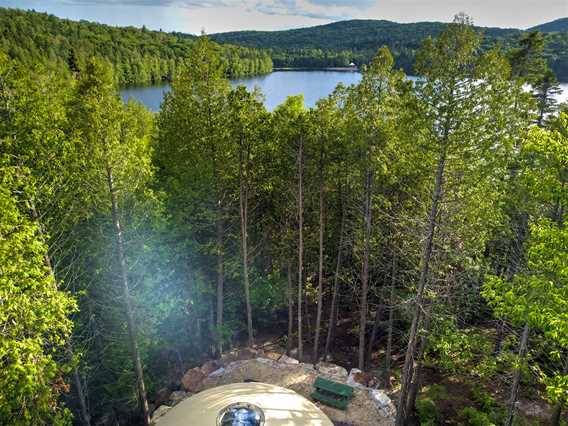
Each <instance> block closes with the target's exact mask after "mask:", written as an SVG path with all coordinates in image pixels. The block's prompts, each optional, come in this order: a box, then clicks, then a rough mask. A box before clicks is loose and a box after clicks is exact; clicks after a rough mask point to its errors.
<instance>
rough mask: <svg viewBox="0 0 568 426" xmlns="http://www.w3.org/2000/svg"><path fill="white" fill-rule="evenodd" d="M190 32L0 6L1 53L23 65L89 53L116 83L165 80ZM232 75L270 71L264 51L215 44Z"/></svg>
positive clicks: (62, 61) (78, 59) (64, 61)
mask: <svg viewBox="0 0 568 426" xmlns="http://www.w3.org/2000/svg"><path fill="white" fill-rule="evenodd" d="M194 40H195V37H194V36H189V35H185V34H179V33H164V32H162V31H150V30H147V29H146V28H133V27H113V26H110V25H103V24H98V23H93V22H87V21H79V22H77V21H71V20H68V19H60V18H57V17H56V16H53V15H48V14H46V13H37V12H34V11H22V10H17V9H5V8H0V52H2V51H4V52H5V53H7V54H8V56H10V57H11V58H13V59H16V60H18V61H20V62H22V63H24V64H28V65H31V64H32V63H36V62H40V63H44V64H50V65H53V64H55V66H57V67H58V68H59V69H66V68H68V67H77V66H78V67H80V66H81V65H82V64H83V63H84V62H85V60H86V59H87V58H88V57H90V56H98V57H101V58H105V59H107V60H108V61H110V62H111V63H112V64H113V66H114V70H115V76H116V78H117V81H118V83H119V84H121V85H126V84H146V83H156V82H158V81H161V80H169V79H171V77H172V75H173V74H174V72H175V70H176V68H177V66H178V65H179V64H180V62H181V60H182V59H183V58H185V57H186V56H187V54H188V51H189V48H190V47H191V45H192V44H193V42H194ZM218 48H219V50H220V51H221V55H222V57H223V58H224V60H225V61H226V63H227V66H228V69H229V74H230V76H231V77H244V76H249V75H257V74H264V73H268V72H270V71H272V61H271V59H270V56H269V55H268V54H267V52H266V51H260V50H258V49H251V48H247V47H241V46H233V45H223V46H218Z"/></svg>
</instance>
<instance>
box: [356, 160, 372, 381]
mask: <svg viewBox="0 0 568 426" xmlns="http://www.w3.org/2000/svg"><path fill="white" fill-rule="evenodd" d="M368 167H369V168H368V169H367V172H366V177H365V213H364V214H365V217H364V241H363V261H362V265H361V312H360V319H359V364H358V366H359V369H360V370H364V369H365V333H366V331H367V293H368V292H369V252H370V245H371V241H370V240H371V213H372V209H371V200H372V197H371V191H372V180H373V177H372V171H371V169H370V166H368Z"/></svg>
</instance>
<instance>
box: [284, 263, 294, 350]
mask: <svg viewBox="0 0 568 426" xmlns="http://www.w3.org/2000/svg"><path fill="white" fill-rule="evenodd" d="M286 270H287V275H288V340H286V355H288V356H290V351H291V350H292V333H293V329H294V296H293V294H292V262H290V260H288V263H287V269H286Z"/></svg>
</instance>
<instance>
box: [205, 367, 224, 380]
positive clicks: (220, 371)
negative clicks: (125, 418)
mask: <svg viewBox="0 0 568 426" xmlns="http://www.w3.org/2000/svg"><path fill="white" fill-rule="evenodd" d="M223 374H225V369H224V368H223V367H221V368H218V369H217V370H215V371H213V372H212V373H209V375H208V376H207V377H209V378H213V377H219V376H222V375H223Z"/></svg>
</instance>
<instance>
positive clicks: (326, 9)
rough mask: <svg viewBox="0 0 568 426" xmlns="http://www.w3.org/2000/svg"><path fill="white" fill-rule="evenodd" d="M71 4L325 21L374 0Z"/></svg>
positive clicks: (92, 0)
mask: <svg viewBox="0 0 568 426" xmlns="http://www.w3.org/2000/svg"><path fill="white" fill-rule="evenodd" d="M63 1H64V3H66V4H74V5H107V6H153V7H178V8H190V9H191V8H242V9H243V10H247V11H256V12H259V13H262V14H264V15H270V16H280V15H282V16H302V17H307V18H312V19H319V20H325V21H337V20H342V19H349V18H350V17H351V16H352V13H353V12H355V11H356V10H357V9H364V8H367V7H369V6H370V5H372V4H374V3H375V0H354V1H349V0H205V1H199V0H63Z"/></svg>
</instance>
